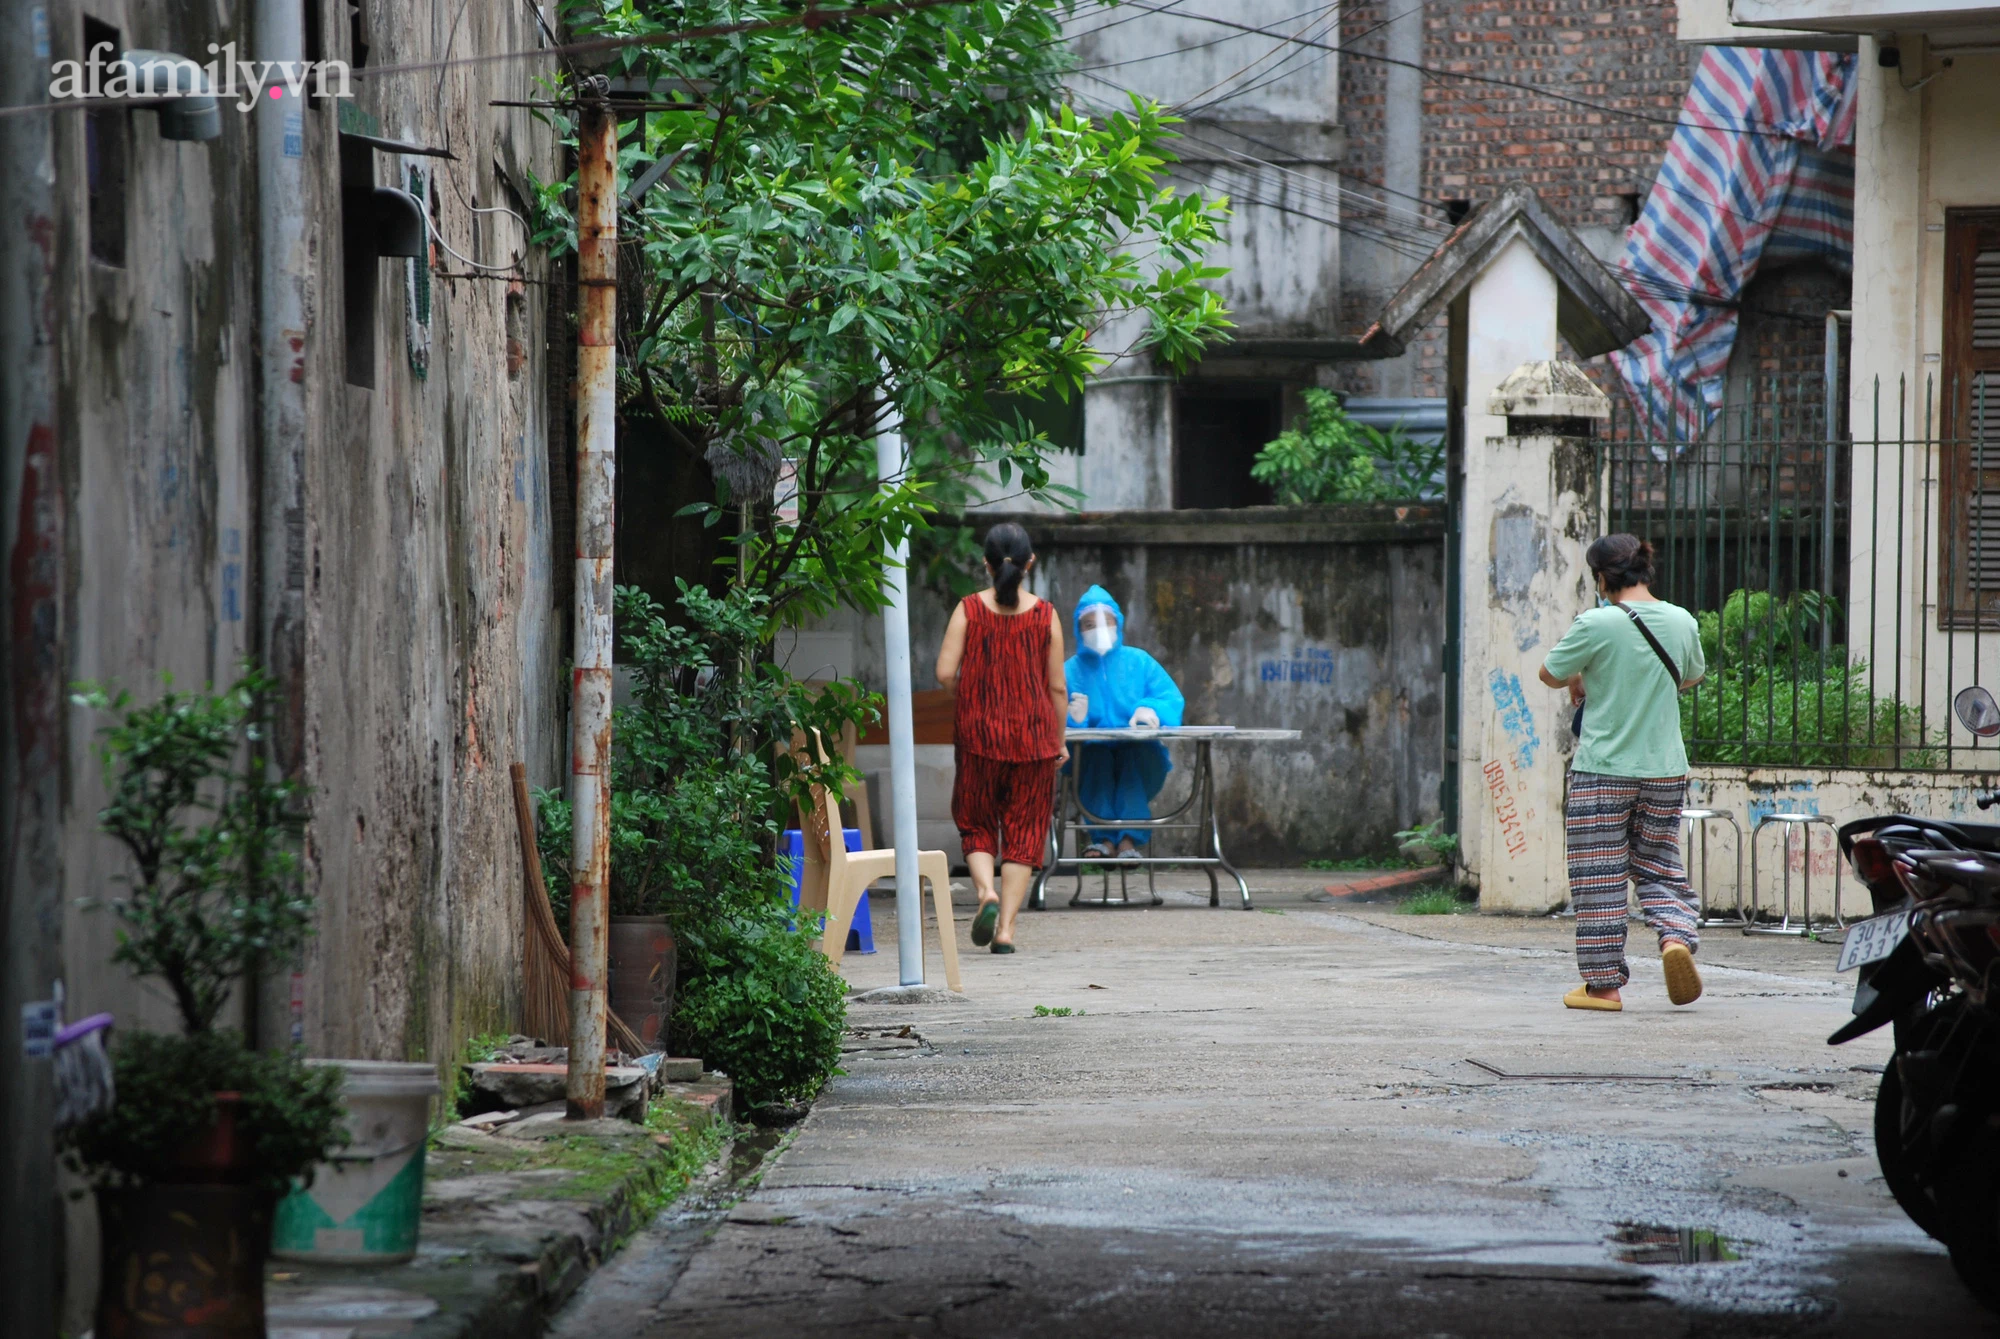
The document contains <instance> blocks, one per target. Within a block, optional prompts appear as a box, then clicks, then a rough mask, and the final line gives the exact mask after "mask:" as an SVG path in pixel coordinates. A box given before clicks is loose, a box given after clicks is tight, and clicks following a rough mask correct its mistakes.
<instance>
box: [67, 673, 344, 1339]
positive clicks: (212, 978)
mask: <svg viewBox="0 0 2000 1339" xmlns="http://www.w3.org/2000/svg"><path fill="white" fill-rule="evenodd" d="M273 687H274V685H273V683H272V681H271V680H270V679H269V678H268V677H266V676H265V675H264V674H262V673H261V672H260V671H258V670H256V669H255V668H254V667H247V666H246V668H245V670H244V673H243V675H242V677H241V678H240V679H239V680H238V681H237V682H236V683H234V684H232V685H231V686H230V687H229V688H228V689H226V690H224V691H223V692H220V693H212V692H200V693H179V692H175V691H173V688H172V682H171V680H168V682H167V690H166V691H165V692H164V693H163V694H162V695H161V696H160V698H159V699H158V700H157V701H155V702H153V703H150V704H148V705H143V706H135V705H133V704H132V702H131V699H130V698H129V696H128V695H127V694H125V693H123V692H118V693H113V692H111V691H110V690H108V689H106V688H103V687H101V686H96V685H86V686H85V687H84V688H83V690H82V691H81V692H79V693H78V695H77V696H76V698H75V701H76V702H77V703H78V705H80V706H84V707H88V708H91V709H94V710H97V711H103V712H108V713H110V714H112V715H113V716H114V717H115V719H114V720H113V722H112V723H111V724H110V725H109V726H107V727H105V729H104V730H103V731H102V732H101V735H100V740H99V745H98V756H99V760H100V761H101V762H102V764H103V767H104V777H105V782H106V789H107V791H108V792H109V795H110V800H109V802H108V803H107V804H106V805H105V807H104V809H103V810H102V811H101V812H100V814H99V815H98V823H99V827H100V828H101V829H102V830H103V831H104V832H106V833H108V834H110V835H111V836H112V837H113V838H114V839H116V840H117V841H118V842H119V844H120V845H122V846H123V847H124V848H125V850H126V851H127V852H128V853H129V854H130V856H131V859H132V871H131V873H130V875H129V876H128V877H127V879H126V884H127V889H126V893H125V895H124V896H122V897H116V898H109V899H105V900H104V901H103V903H102V905H104V906H105V907H107V908H108V909H109V911H110V912H111V914H112V915H114V916H115V917H116V918H117V920H118V947H117V948H116V949H115V950H114V951H113V952H112V955H111V956H112V961H114V962H117V963H120V964H122V965H124V966H125V967H127V968H129V969H130V970H131V971H132V972H133V973H134V974H135V975H137V976H141V977H147V978H152V979H155V980H157V981H159V982H161V983H162V984H163V985H164V986H165V987H166V989H167V991H168V993H169V994H170V995H171V996H172V997H173V1000H174V1004H175V1007H176V1009H177V1010H178V1012H179V1014H180V1022H181V1027H182V1029H183V1030H182V1031H181V1032H179V1033H146V1032H132V1033H127V1034H123V1035H121V1036H120V1037H119V1038H118V1039H117V1040H116V1041H115V1042H114V1044H113V1047H112V1068H113V1074H114V1077H115V1082H116V1086H117V1099H116V1101H115V1102H114V1104H113V1105H112V1107H111V1109H110V1110H109V1111H107V1112H105V1113H104V1114H101V1115H98V1116H94V1117H92V1118H90V1119H89V1120H87V1121H85V1122H83V1123H82V1124H81V1125H78V1126H75V1127H73V1128H71V1129H69V1130H67V1131H65V1132H64V1135H63V1141H64V1145H65V1148H66V1152H67V1156H68V1158H69V1160H70V1163H71V1165H72V1166H73V1167H74V1168H76V1169H77V1170H78V1171H80V1172H81V1173H83V1174H84V1176H85V1177H86V1178H87V1179H88V1180H89V1182H90V1183H91V1184H92V1186H93V1187H94V1189H95V1191H96V1194H97V1204H98V1219H99V1235H100V1258H101V1262H102V1272H101V1274H100V1276H99V1285H98V1301H97V1325H96V1332H97V1333H98V1334H100V1335H106V1336H121V1337H122V1336H145V1335H151V1334H159V1335H166V1334H174V1335H184V1334H187V1333H190V1332H198V1333H202V1334H214V1335H217V1336H224V1335H227V1336H235V1335H245V1336H250V1335H255V1336H261V1335H262V1334H263V1333H264V1281H263V1278H264V1276H263V1266H264V1259H265V1255H266V1253H267V1251H268V1249H269V1242H270V1228H271V1210H272V1205H273V1203H274V1201H275V1198H276V1196H277V1195H278V1194H280V1193H282V1192H283V1191H284V1190H285V1189H286V1188H287V1186H288V1185H289V1184H290V1183H291V1182H292V1180H293V1178H295V1177H298V1176H302V1175H308V1176H309V1175H310V1172H311V1168H312V1167H313V1165H314V1164H315V1163H317V1162H318V1161H319V1160H320V1159H321V1158H322V1157H324V1156H325V1155H326V1154H327V1153H328V1152H329V1151H330V1150H331V1149H332V1148H334V1147H336V1146H338V1145H340V1144H343V1143H345V1141H346V1137H347V1136H346V1131H345V1128H344V1124H343V1119H342V1117H343V1112H342V1106H341V1100H340V1085H341V1074H340V1072H339V1071H338V1070H337V1069H332V1068H322V1067H315V1066H309V1065H307V1064H306V1063H305V1061H304V1059H303V1058H302V1057H301V1056H299V1055H297V1054H295V1053H293V1052H290V1051H274V1052H268V1051H267V1052H259V1051H255V1050H252V1049H251V1048H250V1047H248V1046H247V1045H245V1043H244V1041H243V1038H242V1037H241V1036H240V1035H239V1034H238V1033H236V1032H235V1031H232V1030H227V1029H222V1028H218V1027H217V1026H216V1023H217V1019H218V1017H219V1016H220V1015H221V1013H222V1010H223V1008H224V1006H225V1005H226V1004H228V1002H229V1000H230V996H231V992H232V991H233V990H234V989H235V988H236V986H237V983H238V982H239V981H240V980H241V979H242V978H243V977H244V975H245V974H246V973H247V972H249V971H252V970H253V969H255V968H256V967H257V966H258V965H259V964H263V963H284V962H289V961H293V960H296V958H297V956H298V954H299V952H300V950H301V949H302V948H303V946H304V944H305V941H306V939H307V937H308V936H309V935H310V934H311V933H312V918H313V907H312V902H311V899H310V898H308V897H307V896H306V895H305V893H304V891H303V889H302V887H301V881H300V871H299V859H298V851H297V842H298V837H299V834H300V830H301V827H302V822H301V819H300V816H299V813H298V809H297V801H298V798H299V794H300V791H299V788H298V787H297V786H296V785H295V784H293V783H291V782H288V781H283V780H273V779H271V778H270V776H268V775H267V771H268V769H267V765H266V760H265V758H264V756H263V752H262V746H263V730H262V721H263V720H264V718H265V706H266V703H267V701H268V699H269V696H270V694H271V691H272V689H273Z"/></svg>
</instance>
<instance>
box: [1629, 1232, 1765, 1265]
mask: <svg viewBox="0 0 2000 1339" xmlns="http://www.w3.org/2000/svg"><path fill="white" fill-rule="evenodd" d="M1741 1244H1742V1243H1740V1242H1733V1241H1730V1240H1729V1239H1728V1238H1726V1237H1723V1236H1722V1235H1720V1234H1719V1233H1717V1232H1716V1231H1715V1229H1714V1228H1707V1227H1666V1226H1663V1225H1661V1224H1658V1223H1625V1224H1622V1225H1620V1227H1619V1228H1618V1230H1617V1231H1616V1232H1613V1233H1612V1234H1611V1254H1612V1255H1614V1256H1616V1257H1617V1258H1618V1259H1620V1260H1623V1261H1624V1262H1625V1263H1626V1264H1628V1265H1708V1264H1717V1263H1720V1262H1722V1261H1726V1260H1741V1259H1742V1258H1743V1255H1742V1252H1741V1251H1740V1250H1739V1249H1738V1248H1739V1247H1740V1246H1741Z"/></svg>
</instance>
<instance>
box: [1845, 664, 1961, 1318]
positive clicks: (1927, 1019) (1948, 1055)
mask: <svg viewBox="0 0 2000 1339" xmlns="http://www.w3.org/2000/svg"><path fill="white" fill-rule="evenodd" d="M1953 705H1954V710H1955V711H1956V713H1957V715H1958V718H1959V721H1960V722H1961V724H1963V725H1964V726H1965V727H1966V728H1967V729H1968V730H1969V731H1971V732H1972V733H1973V734H1974V735H1975V736H1977V737H1981V738H1991V737H1994V736H2000V703H1996V702H1995V701H1994V698H1993V696H1992V694H1990V693H1988V692H1987V691H1986V690H1985V689H1984V688H1969V689H1966V690H1964V691H1963V692H1961V693H1960V694H1959V695H1958V697H1957V698H1956V699H1955V701H1954V704H1953ZM1977 803H1978V806H1979V807H1980V808H1981V809H1989V808H1991V807H1993V806H1994V805H1995V804H2000V793H1996V794H1993V795H1987V796H1984V797H1981V798H1980V799H1979V800H1978V801H1977ZM1840 846H1841V851H1842V853H1843V855H1845V856H1846V858H1847V860H1848V863H1849V865H1850V866H1851V867H1852V868H1853V870H1854V872H1855V875H1856V876H1857V877H1858V878H1859V879H1860V880H1861V882H1862V883H1863V885H1864V886H1865V887H1866V888H1867V890H1868V895H1869V899H1870V902H1871V904H1872V910H1873V913H1874V914H1873V915H1871V916H1870V917H1869V918H1868V919H1866V920H1863V921H1858V922H1856V923H1855V924H1854V925H1852V926H1850V927H1849V928H1848V932H1847V935H1846V937H1845V939H1844V940H1843V942H1842V945H1841V952H1840V959H1839V962H1838V964H1837V970H1838V971H1841V972H1845V971H1851V970H1854V971H1858V973H1859V979H1858V982H1857V984H1856V986H1855V991H1854V1006H1853V1012H1854V1018H1853V1020H1852V1021H1851V1022H1849V1023H1848V1024H1847V1025H1846V1026H1845V1027H1842V1028H1841V1029H1840V1030H1839V1031H1837V1032H1835V1033H1834V1034H1833V1035H1832V1036H1831V1037H1829V1038H1827V1042H1828V1044H1829V1045H1833V1046H1838V1045H1841V1044H1842V1043H1844V1042H1848V1041H1852V1040H1854V1039H1855V1038H1856V1037H1860V1036H1865V1035H1867V1034H1868V1033H1870V1032H1873V1031H1875V1030H1876V1029H1878V1028H1881V1027H1884V1026H1888V1027H1891V1028H1893V1030H1894V1038H1895V1055H1894V1057H1893V1058H1892V1059H1891V1060H1890V1062H1889V1063H1888V1064H1887V1065H1886V1066H1884V1067H1883V1072H1882V1082H1881V1085H1880V1086H1879V1088H1878V1089H1877V1091H1876V1100H1875V1119H1874V1125H1875V1149H1876V1157H1877V1160H1878V1161H1879V1163H1880V1164H1881V1168H1882V1177H1883V1180H1884V1182H1885V1183H1886V1184H1887V1185H1888V1187H1889V1190H1890V1193H1891V1194H1893V1195H1894V1196H1895V1198H1896V1202H1897V1204H1899V1205H1900V1206H1901V1207H1902V1209H1903V1211H1904V1212H1905V1213H1907V1214H1908V1215H1909V1216H1910V1219H1911V1221H1912V1222H1914V1223H1916V1224H1917V1226H1919V1227H1921V1228H1922V1229H1923V1230H1924V1231H1925V1232H1927V1233H1929V1234H1930V1235H1931V1236H1932V1237H1934V1238H1936V1239H1938V1240H1939V1241H1941V1242H1943V1243H1944V1244H1945V1246H1946V1247H1947V1248H1948V1249H1949V1250H1950V1252H1951V1260H1952V1266H1953V1268H1954V1269H1955V1270H1956V1271H1957V1273H1958V1275H1959V1277H1960V1279H1962V1280H1963V1281H1964V1282H1965V1284H1966V1285H1967V1287H1969V1288H1970V1289H1971V1290H1972V1292H1973V1293H1974V1294H1975V1295H1976V1296H1977V1297H1978V1298H1979V1299H1980V1301H1981V1302H1983V1303H1985V1305H1987V1306H1988V1307H1989V1308H1992V1309H1994V1310H1996V1311H2000V993H1996V989H1995V988H1996V986H2000V979H1996V978H2000V826H1995V825H1991V824H1984V823H1967V822H1961V821H1958V820H1941V819H1935V818H1922V817H1916V816H1913V815H1909V814H1886V815H1878V816H1875V817H1871V818H1864V819H1861V820H1859V821H1857V822H1853V823H1849V824H1847V825H1846V826H1844V827H1843V828H1841V829H1840Z"/></svg>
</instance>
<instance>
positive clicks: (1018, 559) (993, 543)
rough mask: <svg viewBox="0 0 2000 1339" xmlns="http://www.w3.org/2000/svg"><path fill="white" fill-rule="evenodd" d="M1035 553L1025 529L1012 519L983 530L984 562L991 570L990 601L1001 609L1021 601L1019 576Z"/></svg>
mask: <svg viewBox="0 0 2000 1339" xmlns="http://www.w3.org/2000/svg"><path fill="white" fill-rule="evenodd" d="M1034 556H1035V546H1034V543H1033V542H1032V541H1031V540H1030V539H1029V538H1028V532H1027V531H1026V530H1023V529H1022V528H1021V527H1020V526H1018V525H1016V524H1014V522H1012V521H1003V522H1001V523H1000V524H999V525H996V526H994V527H993V528H992V529H991V530H988V531H987V532H986V565H987V566H988V567H989V568H991V569H992V570H993V601H994V603H996V604H998V605H999V606H1000V607H1001V608H1002V609H1012V608H1013V607H1014V606H1015V605H1017V604H1019V603H1020V601H1021V578H1022V577H1024V576H1026V575H1027V574H1028V563H1029V561H1030V560H1032V559H1033V558H1034Z"/></svg>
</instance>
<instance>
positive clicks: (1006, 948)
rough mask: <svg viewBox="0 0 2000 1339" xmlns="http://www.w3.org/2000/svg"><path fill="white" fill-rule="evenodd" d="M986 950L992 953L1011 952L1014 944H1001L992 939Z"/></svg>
mask: <svg viewBox="0 0 2000 1339" xmlns="http://www.w3.org/2000/svg"><path fill="white" fill-rule="evenodd" d="M988 951H989V952H993V953H1012V952H1013V951H1014V946H1013V945H1012V944H1003V943H1001V942H1000V941H999V940H997V939H996V940H994V941H993V947H992V948H991V949H990V950H988Z"/></svg>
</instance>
